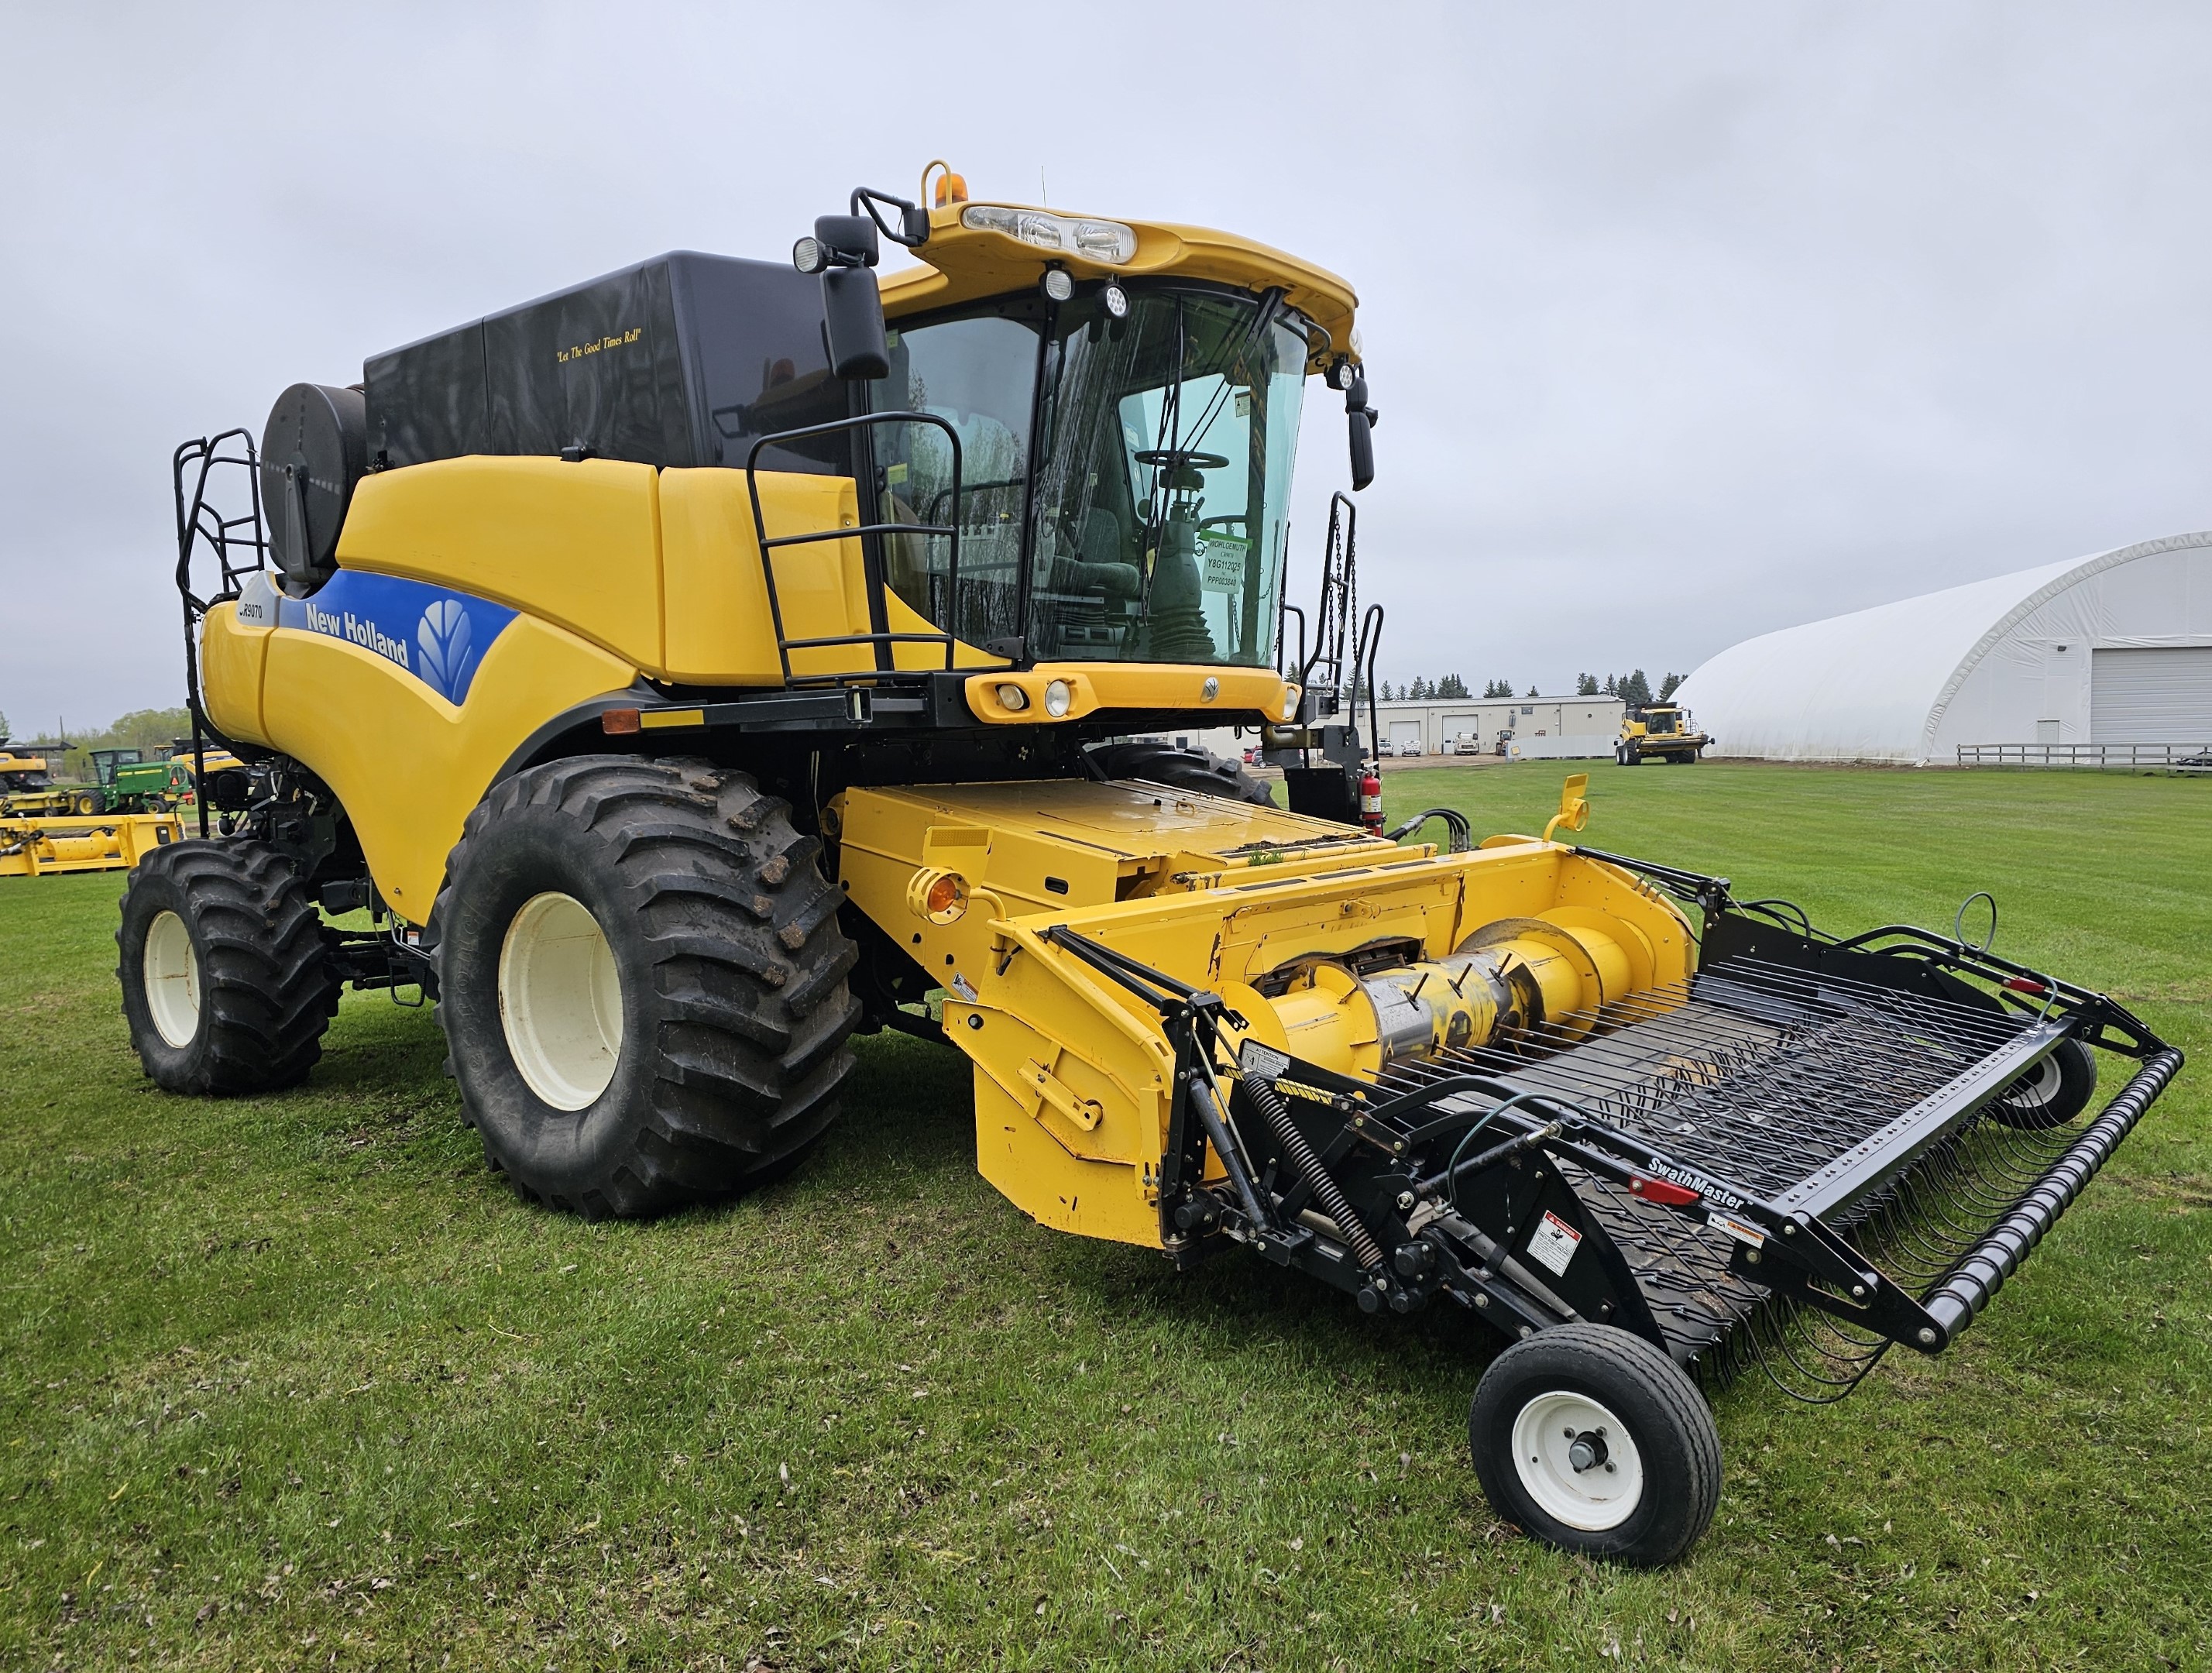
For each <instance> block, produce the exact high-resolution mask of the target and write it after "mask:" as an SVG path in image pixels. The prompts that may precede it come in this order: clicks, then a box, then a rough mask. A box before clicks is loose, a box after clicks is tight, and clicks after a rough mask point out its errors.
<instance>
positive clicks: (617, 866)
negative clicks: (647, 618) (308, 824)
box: [433, 756, 860, 1219]
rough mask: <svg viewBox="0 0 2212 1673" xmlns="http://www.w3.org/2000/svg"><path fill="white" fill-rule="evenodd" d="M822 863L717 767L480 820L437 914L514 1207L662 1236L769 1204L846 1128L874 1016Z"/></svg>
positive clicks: (534, 775)
mask: <svg viewBox="0 0 2212 1673" xmlns="http://www.w3.org/2000/svg"><path fill="white" fill-rule="evenodd" d="M819 849H820V845H819V843H817V840H816V839H815V838H813V837H802V836H800V835H799V832H798V831H797V830H796V829H795V828H794V827H793V824H792V823H791V811H790V808H789V806H787V804H785V803H784V802H781V801H779V800H775V799H773V798H770V797H765V796H763V795H762V794H760V793H759V791H758V790H757V788H755V786H754V784H753V782H752V781H751V780H750V779H749V778H747V777H746V776H744V775H743V774H741V773H736V772H732V771H729V770H726V769H723V768H720V767H715V766H713V765H711V764H709V763H706V762H678V761H653V760H640V759H638V758H636V757H629V756H612V757H610V756H586V757H580V758H577V759H574V760H567V761H557V762H553V763H548V764H547V765H544V766H542V767H535V768H532V769H531V770H529V771H527V772H524V773H519V774H517V775H516V776H514V777H513V778H510V779H508V780H507V781H506V782H503V783H501V784H499V785H497V786H495V788H493V789H492V791H491V793H490V794H489V795H487V796H486V797H485V798H484V800H483V801H482V802H481V803H479V804H478V805H477V808H476V811H475V812H472V813H471V814H470V815H469V819H468V824H467V825H466V826H465V828H464V830H463V831H462V834H461V840H460V843H459V845H458V846H457V847H456V848H455V849H454V850H453V860H452V861H451V863H450V865H449V867H448V868H447V882H446V885H445V887H444V888H443V889H442V890H441V891H440V893H439V897H438V904H437V908H436V910H435V912H434V914H433V922H434V923H435V927H436V929H437V934H438V960H439V983H440V1003H439V1007H438V1018H439V1021H440V1023H441V1025H442V1026H443V1027H444V1029H445V1031H446V1039H447V1046H448V1048H449V1049H450V1051H451V1054H452V1060H453V1076H454V1079H455V1080H456V1081H457V1082H458V1083H459V1086H460V1092H461V1100H462V1104H463V1106H464V1108H465V1111H466V1113H467V1116H468V1118H469V1120H470V1121H471V1122H473V1123H474V1124H475V1126H476V1127H477V1130H478V1132H479V1133H480V1134H481V1135H482V1136H483V1146H484V1154H485V1156H486V1158H487V1159H489V1162H490V1164H491V1165H492V1166H493V1167H494V1168H495V1169H496V1170H498V1171H501V1172H503V1173H505V1174H506V1175H507V1177H508V1179H509V1180H510V1181H512V1182H513V1184H514V1186H515V1188H516V1189H518V1190H519V1191H520V1192H521V1193H522V1194H523V1195H525V1196H526V1197H529V1198H531V1199H532V1201H535V1202H541V1203H544V1204H545V1205H546V1206H548V1207H550V1208H562V1209H566V1210H569V1211H571V1212H574V1213H579V1214H584V1215H586V1217H588V1218H592V1219H599V1218H601V1217H604V1216H607V1215H621V1216H625V1217H629V1216H639V1215H646V1214H658V1213H661V1212H663V1211H665V1210H667V1209H670V1208H676V1207H678V1206H680V1205H682V1204H684V1203H686V1202H699V1201H702V1200H706V1199H709V1198H713V1197H717V1196H722V1195H727V1194H729V1193H730V1192H732V1191H735V1190H738V1189H743V1188H744V1187H745V1186H747V1185H750V1184H755V1183H760V1182H762V1181H763V1180H764V1179H766V1178H767V1177H770V1176H771V1175H773V1174H775V1173H776V1172H779V1171H781V1170H782V1169H783V1168H785V1167H787V1165H790V1164H792V1163H793V1162H794V1161H795V1160H796V1159H798V1157H799V1154H800V1153H802V1152H803V1151H804V1150H805V1148H806V1147H807V1146H809V1145H810V1144H811V1143H812V1142H813V1141H814V1140H816V1139H817V1138H818V1137H819V1136H820V1135H821V1134H822V1133H823V1130H824V1129H827V1128H828V1127H829V1123H830V1122H831V1121H832V1120H834V1119H835V1117H836V1112H837V1094H838V1092H839V1090H840V1089H841V1087H842V1086H843V1084H844V1080H845V1078H846V1076H847V1075H848V1074H849V1073H850V1072H851V1069H852V1066H853V1055H852V1053H851V1051H850V1050H849V1049H848V1046H847V1043H846V1041H847V1037H848V1035H849V1034H850V1033H851V1031H852V1029H853V1025H854V1022H855V1021H856V1020H858V1019H859V1016H860V1003H859V1001H857V1000H856V999H854V997H853V995H851V993H850V992H849V991H848V987H847V982H846V977H847V975H848V972H849V971H850V970H852V968H853V964H854V957H855V954H854V946H853V944H852V943H851V942H850V941H849V940H847V939H846V938H845V936H844V935H843V934H842V932H841V931H840V930H839V928H838V926H837V908H838V905H839V903H840V902H841V901H842V898H843V897H842V892H841V891H839V890H837V889H836V888H835V887H833V886H832V885H830V884H829V883H828V882H826V881H825V880H824V879H823V876H822V873H821V870H820V868H819V867H818V866H817V863H816V856H817V854H818V853H819Z"/></svg>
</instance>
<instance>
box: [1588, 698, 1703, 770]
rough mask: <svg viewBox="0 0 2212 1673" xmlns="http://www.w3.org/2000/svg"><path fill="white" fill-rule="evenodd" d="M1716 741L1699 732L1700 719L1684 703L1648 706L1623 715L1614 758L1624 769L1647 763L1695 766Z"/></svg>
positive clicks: (1641, 705)
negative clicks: (1659, 762)
mask: <svg viewBox="0 0 2212 1673" xmlns="http://www.w3.org/2000/svg"><path fill="white" fill-rule="evenodd" d="M1712 741H1713V740H1712V739H1711V738H1709V737H1707V736H1706V735H1705V733H1702V732H1700V731H1699V729H1698V722H1697V718H1696V717H1695V716H1694V715H1692V714H1691V713H1690V711H1689V710H1688V709H1685V708H1683V707H1682V706H1681V705H1680V703H1643V704H1639V705H1637V706H1635V707H1632V708H1630V709H1627V710H1626V711H1625V712H1624V713H1623V714H1622V715H1621V717H1620V741H1619V742H1617V743H1616V744H1614V745H1613V760H1614V761H1615V762H1617V763H1619V764H1620V765H1621V766H1624V767H1640V766H1642V765H1643V764H1644V763H1645V762H1647V761H1663V762H1665V763H1667V764H1668V766H1670V767H1694V766H1696V765H1697V764H1698V759H1699V757H1700V756H1702V755H1703V754H1704V753H1705V751H1706V750H1708V749H1710V748H1711V746H1712Z"/></svg>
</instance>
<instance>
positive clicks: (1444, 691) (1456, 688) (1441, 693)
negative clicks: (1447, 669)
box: [1437, 674, 1467, 697]
mask: <svg viewBox="0 0 2212 1673" xmlns="http://www.w3.org/2000/svg"><path fill="white" fill-rule="evenodd" d="M1466 695H1467V682H1466V681H1465V680H1463V679H1462V678H1460V677H1459V676H1458V675H1457V674H1446V675H1445V676H1444V677H1443V678H1442V679H1440V680H1438V681H1437V696H1438V697H1465V696H1466Z"/></svg>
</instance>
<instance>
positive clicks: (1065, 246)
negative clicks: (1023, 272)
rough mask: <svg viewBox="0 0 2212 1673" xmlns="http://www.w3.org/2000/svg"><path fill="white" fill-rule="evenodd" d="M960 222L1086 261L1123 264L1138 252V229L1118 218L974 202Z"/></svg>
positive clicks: (1034, 246) (968, 226)
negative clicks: (1097, 218)
mask: <svg viewBox="0 0 2212 1673" xmlns="http://www.w3.org/2000/svg"><path fill="white" fill-rule="evenodd" d="M960 224H961V225H962V226H963V227H965V228H969V230H970V231H971V232H984V233H1004V234H1006V236H1007V237H1008V238H1012V239H1017V240H1019V241H1021V242H1022V243H1024V244H1027V245H1030V246H1032V247H1033V248H1036V249H1039V250H1051V251H1054V252H1058V253H1059V254H1061V255H1069V256H1073V257H1075V258H1077V259H1079V260H1082V261H1095V262H1098V263H1101V264H1103V265H1106V266H1109V267H1120V266H1122V265H1125V264H1127V262H1128V261H1129V260H1131V259H1133V257H1134V256H1135V255H1136V253H1137V229H1136V228H1133V227H1125V226H1123V225H1122V224H1121V222H1118V221H1091V220H1079V219H1077V218H1076V217H1074V216H1066V215H1048V214H1047V213H1046V212H1045V211H1044V210H1027V209H1008V208H1006V206H1005V205H1003V204H969V206H968V207H967V208H966V209H964V210H961V211H960Z"/></svg>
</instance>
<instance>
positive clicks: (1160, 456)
mask: <svg viewBox="0 0 2212 1673" xmlns="http://www.w3.org/2000/svg"><path fill="white" fill-rule="evenodd" d="M1131 457H1132V458H1133V459H1135V460H1136V461H1137V463H1138V464H1139V465H1196V466H1198V468H1199V469H1200V470H1201V471H1224V470H1226V469H1228V467H1229V460H1228V459H1227V457H1226V456H1225V455H1223V454H1221V453H1192V452H1190V451H1189V450H1188V448H1182V447H1147V448H1146V449H1145V450H1144V451H1143V452H1142V453H1133V454H1132V455H1131Z"/></svg>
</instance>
